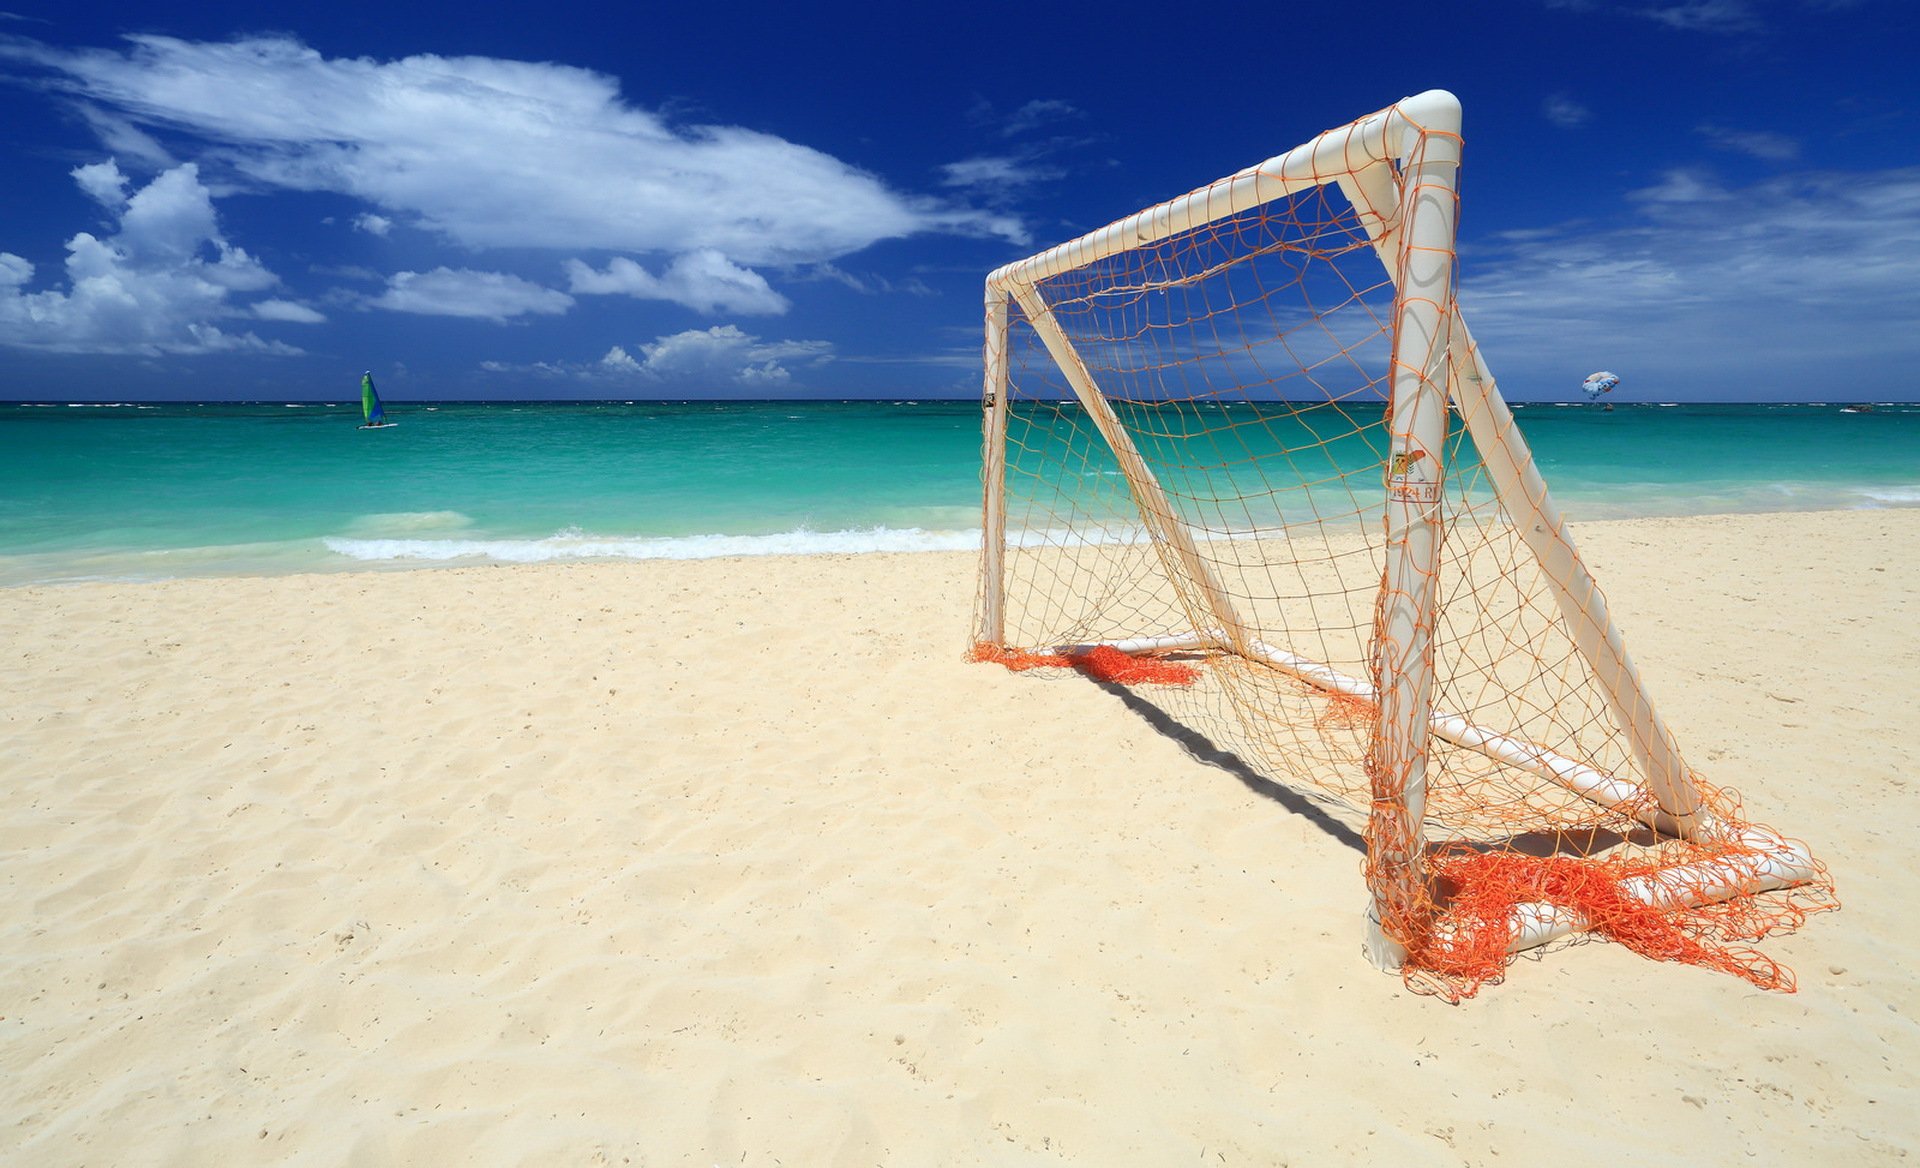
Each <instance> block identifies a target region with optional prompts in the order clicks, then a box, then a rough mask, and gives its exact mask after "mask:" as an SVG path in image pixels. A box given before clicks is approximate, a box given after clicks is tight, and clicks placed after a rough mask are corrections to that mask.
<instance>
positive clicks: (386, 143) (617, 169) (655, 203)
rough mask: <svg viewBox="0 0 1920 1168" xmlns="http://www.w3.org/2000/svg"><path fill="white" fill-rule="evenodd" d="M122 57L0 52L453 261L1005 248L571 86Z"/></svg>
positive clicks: (815, 162) (330, 66) (281, 53)
mask: <svg viewBox="0 0 1920 1168" xmlns="http://www.w3.org/2000/svg"><path fill="white" fill-rule="evenodd" d="M129 44H130V47H129V48H127V49H126V50H124V51H110V50H89V51H73V52H69V51H63V50H59V49H54V48H51V47H47V46H42V45H35V44H31V43H30V42H15V43H13V44H11V45H10V46H6V47H4V48H0V53H4V54H5V55H8V56H12V57H14V58H16V59H21V58H24V59H28V60H31V61H33V62H35V63H37V64H39V65H41V66H43V67H46V68H48V69H52V70H55V71H57V72H58V73H59V74H60V75H61V77H60V80H59V81H58V82H57V85H58V87H60V88H62V89H64V90H66V91H68V92H70V93H71V94H72V95H73V96H74V97H75V98H77V99H79V100H80V101H81V102H82V103H83V104H85V105H86V106H88V107H90V108H95V109H101V110H106V111H110V112H111V115H112V117H113V118H115V119H117V120H118V124H121V125H129V124H138V125H140V126H143V127H147V128H149V129H152V130H156V131H160V132H175V133H181V134H185V135H190V136H192V137H193V138H196V139H199V140H201V141H202V142H204V143H205V144H207V148H206V156H207V158H208V159H209V161H211V160H212V159H215V158H217V159H218V160H219V161H220V162H221V163H222V164H224V165H225V166H228V167H230V168H231V169H232V171H233V172H234V173H235V174H236V175H238V176H240V177H241V178H243V179H244V180H246V181H249V182H251V183H254V184H256V185H260V186H266V187H279V188H289V189H296V190H308V191H332V192H337V193H341V194H346V195H349V196H353V197H355V198H359V199H362V200H364V201H366V202H367V203H368V204H370V205H371V206H372V207H373V208H375V209H376V210H377V212H378V213H379V214H381V215H382V216H383V217H388V218H404V219H405V220H406V221H407V222H409V223H410V224H415V225H418V226H421V227H424V228H426V229H428V230H431V231H436V232H439V233H440V234H442V235H444V236H445V237H447V238H448V239H450V240H453V241H455V242H457V243H460V244H463V245H465V246H468V247H472V248H494V247H516V248H526V247H533V248H552V249H560V250H566V251H572V252H585V251H605V252H634V253H664V254H671V255H683V254H686V253H689V252H695V251H701V250H711V251H713V252H715V253H717V254H719V255H721V256H724V257H726V259H727V260H728V261H729V262H730V263H732V264H735V265H740V266H751V265H756V264H758V265H765V264H776V265H785V264H796V263H808V262H816V261H821V260H829V259H833V258H835V257H838V256H842V255H846V254H848V253H850V252H853V251H857V250H859V249H860V248H863V247H866V246H868V245H869V244H872V243H875V242H878V241H880V240H884V239H896V238H901V237H904V236H908V235H913V234H916V233H922V232H950V233H961V234H973V235H999V236H1004V237H1007V238H1009V239H1017V240H1020V241H1022V242H1024V231H1023V230H1022V228H1021V225H1020V224H1019V222H1018V221H1017V220H1016V219H1014V218H1012V217H1009V216H1005V215H998V214H990V213H987V212H982V211H978V210H973V209H969V208H964V207H955V206H951V205H946V204H941V203H937V202H934V201H932V200H930V199H925V198H916V197H913V196H909V195H904V194H901V193H899V192H896V191H893V190H891V189H889V188H888V187H887V186H886V185H885V184H884V183H882V182H881V181H880V180H879V179H878V178H876V177H875V176H873V175H871V174H868V173H866V172H864V171H862V170H859V169H857V168H855V167H852V166H849V165H847V164H846V163H844V162H841V161H839V160H838V159H835V158H832V157H830V156H828V155H826V154H823V153H821V152H820V151H817V150H813V149H810V148H808V147H806V146H802V145H799V144H797V143H793V142H788V141H786V140H784V139H781V138H778V137H775V136H773V135H771V134H764V133H760V132H757V131H754V130H750V129H745V128H742V127H738V126H692V127H680V126H675V125H671V124H669V123H668V122H667V121H666V120H665V119H664V118H663V117H661V116H660V115H658V114H656V113H653V112H650V111H648V110H644V109H641V108H638V107H636V106H633V105H630V104H628V103H627V102H626V101H625V100H623V99H622V97H621V95H620V93H619V90H618V87H617V85H616V83H615V81H614V80H613V79H612V78H609V77H607V76H604V75H602V74H598V73H593V72H589V71H587V70H584V69H578V68H571V67H567V66H562V65H555V64H535V63H528V62H519V61H506V60H499V59H493V58H485V57H439V56H431V55H422V56H414V57H407V58H403V59H400V60H395V61H378V60H372V59H368V58H351V59H349V58H327V57H324V56H322V55H321V54H320V53H318V52H316V51H314V50H312V49H309V48H307V47H306V46H305V45H303V44H301V43H300V42H299V41H297V40H293V39H291V38H285V37H256V38H249V39H243V40H236V41H232V42H228V43H219V44H214V43H196V42H190V41H183V40H178V39H175V38H171V37H159V36H137V37H131V38H129ZM177 145H178V144H177Z"/></svg>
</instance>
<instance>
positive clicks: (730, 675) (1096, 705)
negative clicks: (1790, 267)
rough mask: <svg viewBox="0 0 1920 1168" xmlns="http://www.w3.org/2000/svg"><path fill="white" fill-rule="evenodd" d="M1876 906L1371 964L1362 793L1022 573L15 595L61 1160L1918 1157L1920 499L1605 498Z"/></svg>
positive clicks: (8, 759)
mask: <svg viewBox="0 0 1920 1168" xmlns="http://www.w3.org/2000/svg"><path fill="white" fill-rule="evenodd" d="M1578 534H1579V537H1580V539H1581V541H1582V545H1583V547H1584V548H1585V550H1586V551H1587V553H1588V557H1589V560H1590V561H1591V563H1592V564H1593V567H1594V569H1595V572H1596V574H1597V575H1598V577H1599V578H1600V580H1601V581H1602V583H1603V585H1604V586H1605V587H1606V589H1607V592H1608V595H1609V597H1610V598H1611V599H1612V601H1613V603H1614V605H1615V607H1616V610H1617V613H1618V616H1619V619H1620V621H1621V623H1622V625H1623V626H1624V628H1625V630H1626V634H1627V637H1628V642H1629V644H1630V645H1631V646H1632V648H1633V651H1634V653H1635V655H1636V657H1637V658H1638V660H1639V662H1640V665H1641V667H1642V670H1643V672H1644V673H1645V675H1646V677H1647V680H1648V684H1649V686H1650V687H1651V689H1652V692H1653V693H1654V694H1655V695H1656V697H1658V699H1659V700H1660V702H1661V704H1662V708H1663V710H1664V712H1665V715H1666V717H1667V719H1668V721H1669V722H1670V723H1671V724H1672V726H1673V728H1674V730H1675V732H1676V734H1677V735H1678V736H1679V739H1680V742H1681V743H1682V746H1683V748H1684V749H1685V750H1686V752H1687V754H1688V757H1689V758H1690V759H1691V760H1692V761H1693V762H1694V764H1695V765H1696V766H1698V767H1699V768H1700V769H1702V770H1703V771H1705V772H1706V773H1707V775H1708V776H1709V777H1711V778H1712V779H1714V780H1715V781H1717V782H1720V783H1723V784H1727V785H1731V786H1734V787H1737V788H1738V789H1740V790H1741V791H1742V793H1743V794H1744V795H1745V797H1746V800H1747V803H1748V806H1749V809H1750V811H1751V812H1752V813H1753V814H1754V816H1755V818H1757V819H1760V820H1762V821H1763V822H1769V823H1772V824H1773V825H1775V826H1777V827H1780V828H1782V829H1784V830H1786V831H1787V832H1789V833H1790V834H1794V835H1797V836H1799V837H1801V838H1804V839H1806V840H1807V841H1809V842H1810V843H1811V844H1812V846H1813V847H1814V849H1815V851H1816V852H1817V853H1818V854H1819V855H1820V856H1822V857H1823V858H1824V859H1825V860H1826V861H1827V862H1828V863H1829V864H1830V865H1831V867H1832V869H1833V872H1834V874H1835V878H1836V880H1837V882H1838V885H1839V891H1840V896H1841V898H1842V900H1843V902H1844V905H1845V907H1844V909H1843V910H1842V911H1840V912H1838V913H1831V914H1826V915H1823V916H1819V917H1815V918H1814V919H1812V920H1811V921H1809V922H1808V924H1807V925H1806V926H1805V927H1804V928H1803V929H1802V930H1801V931H1800V932H1798V933H1796V934H1794V935H1792V936H1788V937H1785V938H1779V939H1776V940H1773V941H1771V942H1769V943H1768V944H1767V951H1768V952H1769V953H1771V954H1773V955H1775V956H1777V957H1779V958H1781V959H1782V960H1784V961H1786V962H1787V963H1788V964H1790V965H1791V966H1793V967H1794V968H1795V969H1796V970H1797V972H1798V974H1799V980H1800V989H1799V992H1798V993H1797V994H1792V995H1786V994H1769V993H1762V992H1760V991H1757V990H1755V989H1753V988H1752V987H1750V986H1748V985H1747V984H1745V983H1744V982H1741V981H1738V980H1736V979H1733V978H1731V977H1727V976H1725V975H1721V974H1715V973H1710V972H1706V971H1702V970H1699V969H1694V968H1690V967H1684V966H1677V965H1670V964H1656V963H1653V962H1649V961H1646V960H1643V959H1641V958H1638V957H1635V956H1633V955H1631V954H1629V953H1627V952H1625V951H1623V950H1621V949H1620V948H1619V947H1617V946H1613V945H1608V944H1599V943H1596V944H1586V945H1579V946H1574V947H1570V948H1562V949H1558V950H1554V951H1550V952H1548V953H1547V954H1546V955H1545V956H1544V957H1542V958H1539V959H1537V960H1534V959H1528V960H1522V961H1521V962H1519V963H1518V964H1517V965H1516V966H1515V967H1514V969H1513V970H1512V971H1511V972H1510V975H1509V977H1508V978H1507V980H1506V981H1505V982H1504V983H1502V984H1500V985H1497V986H1492V987H1489V988H1488V989H1486V990H1484V991H1483V992H1482V993H1481V995H1480V996H1479V997H1478V998H1476V999H1474V1000H1472V1001H1470V1002H1468V1003H1466V1004H1464V1005H1460V1006H1448V1005H1445V1004H1443V1003H1441V1002H1439V1001H1436V1000H1434V999H1431V998H1425V997H1420V996H1416V995H1414V994H1411V993H1409V992H1408V991H1407V990H1406V989H1405V988H1404V987H1403V986H1402V985H1401V983H1400V982H1399V981H1398V980H1397V979H1395V978H1393V977H1390V976H1387V975H1383V974H1380V973H1378V972H1376V971H1374V970H1373V969H1372V968H1371V967H1369V966H1368V965H1367V964H1366V963H1365V962H1364V961H1363V959H1362V957H1361V954H1360V945H1359V942H1360V935H1361V934H1360V911H1361V907H1362V902H1363V900H1364V894H1363V891H1362V888H1361V885H1360V878H1359V869H1360V854H1359V852H1358V850H1357V838H1356V836H1355V832H1354V829H1355V826H1356V821H1355V820H1353V819H1352V818H1351V817H1347V816H1343V815H1340V814H1335V813H1332V812H1330V811H1328V810H1327V809H1326V808H1324V807H1323V806H1322V805H1321V804H1319V803H1316V802H1313V801H1311V800H1307V799H1303V798H1301V797H1300V796H1299V794H1298V793H1296V792H1292V791H1290V790H1288V789H1286V788H1283V787H1276V786H1275V785H1273V784H1271V783H1268V782H1266V781H1264V780H1262V779H1261V778H1260V777H1259V776H1255V775H1251V774H1247V773H1244V772H1241V771H1237V770H1236V769H1235V768H1234V767H1232V766H1231V765H1221V764H1220V763H1219V762H1218V760H1212V761H1210V760H1208V759H1207V758H1204V757H1196V756H1195V755H1194V754H1192V753H1190V752H1189V751H1188V750H1187V749H1186V748H1185V747H1184V746H1183V745H1182V742H1181V741H1180V740H1179V739H1178V737H1177V736H1176V735H1174V734H1171V733H1168V732H1167V731H1166V728H1165V727H1164V726H1160V725H1156V724H1155V723H1154V722H1153V721H1152V720H1151V719H1148V718H1145V717H1143V716H1142V714H1141V712H1140V711H1139V710H1138V709H1137V708H1136V706H1135V705H1134V704H1133V703H1130V702H1129V701H1127V700H1126V699H1125V698H1124V697H1123V696H1122V695H1120V694H1117V693H1115V692H1112V691H1110V690H1107V689H1103V688H1101V687H1099V686H1097V685H1095V684H1093V683H1091V682H1089V681H1086V680H1084V679H1081V678H1078V677H1067V678H1062V679H1059V680H1054V681H1045V680H1040V679H1038V678H1036V677H1034V676H1032V675H1028V676H1015V675H1013V674H1009V673H1007V672H1005V671H1003V670H999V669H996V668H992V667H988V666H973V665H967V664H965V663H963V661H962V660H961V652H962V649H963V647H964V644H965V641H966V636H967V626H968V614H969V612H970V610H971V604H972V573H973V564H972V560H971V557H968V556H964V555H938V554H930V555H913V556H888V555H872V556H857V557H814V558H806V559H785V560H774V559H765V560H734V561H707V562H698V563H640V564H609V565H575V566H546V567H525V568H466V569H439V570H431V571H414V572H390V573H379V574H353V575H314V576H304V577H282V578H271V579H222V580H180V581H172V582H166V583H152V584H90V585H76V586H68V587H59V588H22V589H13V590H8V591H5V592H0V694H3V695H4V711H0V727H4V735H5V747H4V752H0V849H4V850H0V878H3V879H4V884H3V886H0V887H3V890H4V896H0V1015H3V1016H4V1017H0V1161H4V1162H6V1163H9V1164H33V1165H70V1164H72V1165H77V1164H114V1165H126V1164H250V1163H272V1164H280V1163H296V1164H435V1165H438V1164H603V1163H605V1164H646V1165H701V1166H705V1165H708V1164H716V1165H724V1166H733V1165H754V1166H758V1165H775V1164H782V1165H790V1166H793V1165H843V1164H844V1165H873V1164H885V1165H942V1164H996V1165H1029V1164H1032V1165H1044V1164H1077V1165H1115V1164H1204V1165H1248V1164H1295V1165H1323V1164H1349V1163H1352V1164H1361V1163H1369V1164H1370V1163H1379V1162H1387V1161H1392V1162H1396V1163H1400V1164H1415V1165H1423V1164H1436V1165H1452V1164H1492V1163H1504V1164H1535V1165H1551V1166H1552V1168H1571V1166H1573V1165H1585V1164H1602V1163H1605V1164H1622V1163H1682V1162H1684V1163H1688V1164H1840V1163H1845V1164H1882V1163H1894V1162H1898V1161H1902V1160H1904V1159H1905V1158H1906V1157H1907V1156H1908V1154H1909V1152H1910V1151H1912V1150H1913V1149H1914V1148H1915V1147H1916V1146H1920V1070H1916V1069H1915V1068H1916V1064H1920V988H1917V987H1916V975H1915V971H1916V970H1920V931H1916V930H1915V929H1913V928H1911V927H1910V921H1911V914H1912V912H1913V909H1914V906H1915V905H1916V904H1920V875H1916V873H1920V865H1916V864H1915V863H1914V862H1913V861H1912V859H1911V857H1910V855H1909V852H1908V849H1909V847H1910V845H1911V844H1912V843H1913V841H1914V840H1915V839H1920V803H1917V802H1916V799H1915V795H1916V792H1915V790H1914V789H1913V786H1914V784H1915V783H1916V781H1917V780H1920V766H1917V765H1916V762H1917V761H1920V751H1917V750H1916V748H1915V746H1914V733H1915V728H1916V727H1917V726H1920V700H1916V696H1915V695H1916V681H1920V639H1917V638H1916V637H1915V629H1916V625H1917V624H1920V583H1916V581H1915V579H1914V570H1915V568H1916V566H1917V565H1920V551H1916V548H1920V510H1889V511H1878V512H1849V513H1841V514H1823V515H1783V516H1759V515H1753V516H1739V517H1720V518H1708V519H1674V520H1658V521H1632V522H1619V523H1593V524H1586V525H1583V526H1581V527H1580V528H1579V529H1578Z"/></svg>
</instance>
